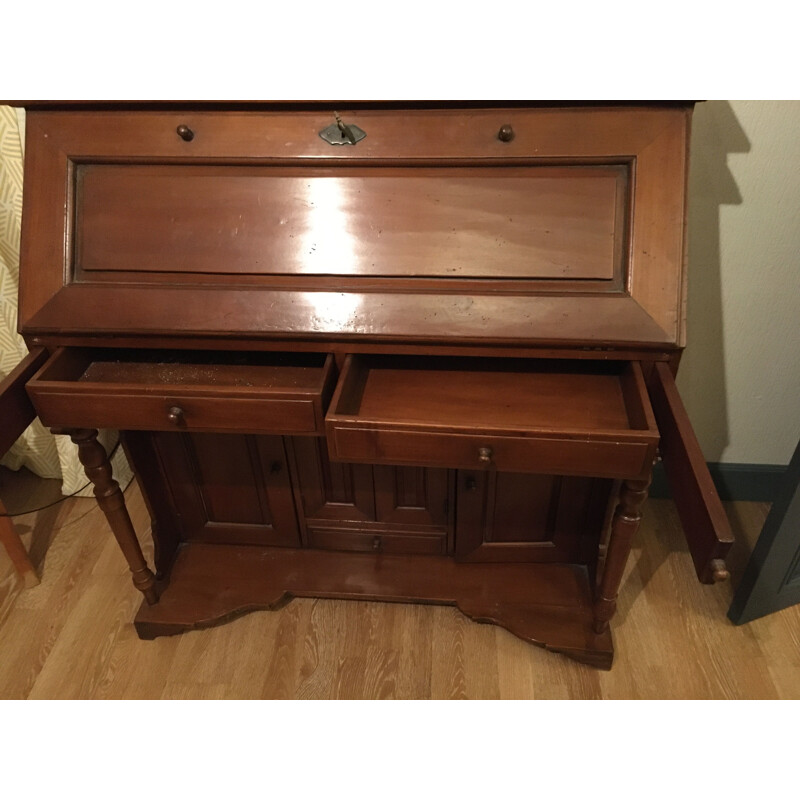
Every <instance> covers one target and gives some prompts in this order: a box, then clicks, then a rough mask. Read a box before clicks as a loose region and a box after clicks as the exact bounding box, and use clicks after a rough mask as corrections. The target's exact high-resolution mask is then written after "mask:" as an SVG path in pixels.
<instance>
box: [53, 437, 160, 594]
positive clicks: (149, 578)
mask: <svg viewBox="0 0 800 800" xmlns="http://www.w3.org/2000/svg"><path fill="white" fill-rule="evenodd" d="M54 432H56V431H54ZM57 432H58V433H61V434H67V435H69V437H70V438H71V439H72V443H73V444H75V445H77V446H78V458H79V459H80V462H81V464H82V465H83V469H84V471H85V472H86V477H87V478H88V479H89V480H90V481H91V482H92V485H93V490H94V496H95V497H96V498H97V504H98V505H99V506H100V508H101V510H102V512H103V513H104V514H105V516H106V519H107V520H108V524H109V527H110V528H111V532H112V533H113V534H114V538H115V539H116V540H117V544H118V545H119V547H120V550H121V551H122V553H123V555H124V556H125V560H126V561H127V562H128V567H129V569H130V572H131V578H132V580H133V585H134V586H135V587H136V588H137V589H138V590H139V591H140V592H141V593H142V594H143V595H144V599H145V602H147V603H149V604H150V605H152V604H153V603H156V602H157V601H158V591H157V588H156V581H155V576H154V575H153V573H152V572H151V571H150V568H149V567H148V565H147V561H145V558H144V555H143V554H142V548H141V545H140V543H139V540H138V538H137V536H136V531H135V530H134V529H133V523H132V522H131V518H130V515H129V514H128V509H127V507H126V506H125V496H124V495H123V494H122V490H121V489H120V488H119V484H118V483H117V482H116V481H115V480H114V478H113V475H112V470H111V463H110V462H109V460H108V455H107V453H106V451H105V449H104V448H103V445H101V444H100V442H98V441H97V431H96V430H91V429H87V430H82V429H77V430H73V429H69V428H62V429H59V430H58V431H57Z"/></svg>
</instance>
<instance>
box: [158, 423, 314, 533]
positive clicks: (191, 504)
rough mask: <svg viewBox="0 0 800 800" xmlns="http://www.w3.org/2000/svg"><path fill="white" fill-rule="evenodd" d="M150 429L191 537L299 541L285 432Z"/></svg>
mask: <svg viewBox="0 0 800 800" xmlns="http://www.w3.org/2000/svg"><path fill="white" fill-rule="evenodd" d="M151 435H152V437H153V443H154V446H155V449H156V450H157V452H158V455H159V457H160V459H161V461H162V463H163V465H164V472H165V476H166V479H167V482H168V484H169V487H170V490H171V493H172V495H173V497H174V500H175V505H176V507H177V510H178V513H179V515H180V517H181V521H182V524H183V529H184V535H185V537H186V538H187V539H190V540H193V541H204V542H219V543H226V544H261V545H277V546H283V547H300V535H299V528H298V525H297V517H296V514H295V509H294V500H293V497H292V487H291V482H290V478H289V469H288V464H287V460H286V454H285V451H284V446H283V439H282V438H281V437H280V436H241V435H235V434H210V433H195V434H184V433H153V434H151Z"/></svg>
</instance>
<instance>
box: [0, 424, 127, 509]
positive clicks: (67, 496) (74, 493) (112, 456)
mask: <svg viewBox="0 0 800 800" xmlns="http://www.w3.org/2000/svg"><path fill="white" fill-rule="evenodd" d="M121 443H122V440H121V439H117V443H116V444H115V445H114V447H113V448H112V450H111V452H110V453H109V454H108V460H109V461H111V459H112V458H114V455H115V454H116V452H117V450H119V446H120V444H121ZM91 485H92V482H91V481H87V482H86V483H84V484H83V486H81V488H80V489H76V490H75V491H74V492H73V493H72V494H67V495H64V497H61V498H59V499H58V500H54V501H53V502H52V503H48V504H47V505H45V506H39V508H29V509H28V510H27V511H17V512H15V513H14V514H0V517H22V516H24V515H25V514H35V513H36V512H37V511H44V509H46V508H51V507H52V506H57V505H58V504H59V503H63V502H64V501H65V500H69V499H70V497H75V495H76V494H80V493H81V492H82V491H83V490H84V489H86V488H87V487H88V486H91Z"/></svg>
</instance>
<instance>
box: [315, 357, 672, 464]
mask: <svg viewBox="0 0 800 800" xmlns="http://www.w3.org/2000/svg"><path fill="white" fill-rule="evenodd" d="M326 430H327V437H328V448H329V451H330V455H331V457H332V458H334V459H336V460H340V461H359V462H367V463H371V464H408V465H416V466H436V467H451V468H472V469H479V468H484V469H489V468H496V469H498V470H501V471H506V472H538V473H550V474H556V475H589V476H595V477H613V478H634V477H637V476H640V475H644V474H646V473H647V472H648V471H649V469H650V467H651V465H652V461H653V458H654V456H655V452H656V446H657V444H658V438H659V437H658V430H657V428H656V423H655V420H654V418H653V412H652V409H651V407H650V402H649V400H648V398H647V391H646V388H645V384H644V379H643V376H642V370H641V367H640V365H639V363H638V362H595V361H547V360H525V361H523V360H518V359H504V360H488V359H486V360H484V359H474V358H450V359H440V358H426V359H419V358H413V359H412V358H403V357H396V358H395V357H380V356H354V355H351V356H348V358H347V360H346V362H345V366H344V369H343V371H342V376H341V379H340V381H339V386H338V388H337V391H336V393H335V395H334V397H333V400H332V402H331V407H330V410H329V412H328V415H327V417H326Z"/></svg>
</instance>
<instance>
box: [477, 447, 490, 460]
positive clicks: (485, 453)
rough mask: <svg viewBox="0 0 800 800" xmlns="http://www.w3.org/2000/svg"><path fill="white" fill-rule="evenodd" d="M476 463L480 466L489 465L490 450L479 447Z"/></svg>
mask: <svg viewBox="0 0 800 800" xmlns="http://www.w3.org/2000/svg"><path fill="white" fill-rule="evenodd" d="M478 461H480V462H481V463H482V464H490V463H491V461H492V448H491V447H479V448H478Z"/></svg>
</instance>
